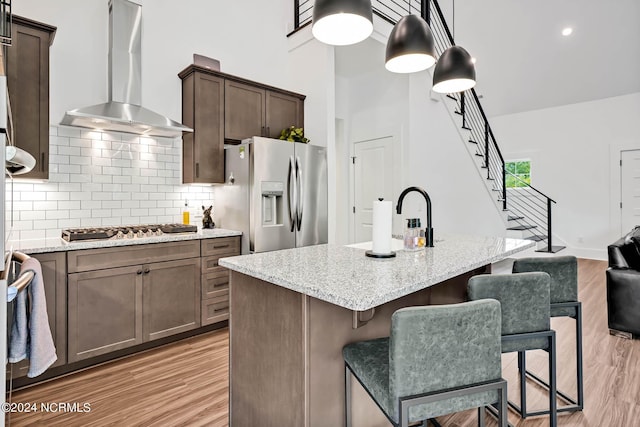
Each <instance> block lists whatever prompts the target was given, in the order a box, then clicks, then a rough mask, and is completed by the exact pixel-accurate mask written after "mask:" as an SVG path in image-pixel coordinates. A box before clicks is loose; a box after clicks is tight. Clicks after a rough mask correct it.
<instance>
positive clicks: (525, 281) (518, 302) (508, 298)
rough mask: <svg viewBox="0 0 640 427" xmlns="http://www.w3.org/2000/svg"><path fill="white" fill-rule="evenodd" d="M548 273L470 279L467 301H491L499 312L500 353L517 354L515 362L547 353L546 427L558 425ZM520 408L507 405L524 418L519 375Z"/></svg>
mask: <svg viewBox="0 0 640 427" xmlns="http://www.w3.org/2000/svg"><path fill="white" fill-rule="evenodd" d="M550 281H551V278H550V277H549V274H547V273H517V274H484V275H480V276H474V277H472V278H471V279H469V283H468V286H467V293H468V295H469V299H470V300H472V301H473V300H480V299H485V298H493V299H496V300H498V301H500V307H501V309H502V353H512V352H518V361H519V363H520V362H521V361H520V358H521V357H524V355H525V352H526V351H528V350H545V351H547V352H548V353H549V425H550V426H551V427H556V426H557V422H558V417H557V404H556V352H555V339H556V334H555V331H553V330H552V329H551V327H550V303H549V298H550V295H549V287H550ZM519 379H520V406H517V405H516V404H515V403H512V402H509V406H511V407H512V408H514V409H515V410H516V411H517V412H518V413H519V414H520V416H521V417H523V418H525V417H527V411H526V405H527V398H526V378H525V376H524V371H521V372H520V375H519Z"/></svg>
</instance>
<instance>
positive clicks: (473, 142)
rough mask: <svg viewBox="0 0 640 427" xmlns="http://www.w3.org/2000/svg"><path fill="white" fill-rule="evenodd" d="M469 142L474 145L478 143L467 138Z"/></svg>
mask: <svg viewBox="0 0 640 427" xmlns="http://www.w3.org/2000/svg"><path fill="white" fill-rule="evenodd" d="M469 142H470V143H472V144H476V145H478V143H477V142H475V141H474V140H472V139H470V140H469Z"/></svg>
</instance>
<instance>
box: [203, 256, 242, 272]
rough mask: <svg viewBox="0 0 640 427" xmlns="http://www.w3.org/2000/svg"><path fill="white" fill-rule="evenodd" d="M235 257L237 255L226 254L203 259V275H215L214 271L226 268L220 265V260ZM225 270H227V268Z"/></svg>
mask: <svg viewBox="0 0 640 427" xmlns="http://www.w3.org/2000/svg"><path fill="white" fill-rule="evenodd" d="M235 255H237V254H234V253H226V254H220V255H215V256H208V257H203V258H202V274H207V273H213V272H214V271H221V270H220V269H223V268H224V267H220V266H219V265H218V260H219V259H220V258H224V257H228V256H235ZM224 269H225V270H227V269H226V268H224ZM227 271H228V270H227Z"/></svg>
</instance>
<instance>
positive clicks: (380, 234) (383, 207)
mask: <svg viewBox="0 0 640 427" xmlns="http://www.w3.org/2000/svg"><path fill="white" fill-rule="evenodd" d="M391 209H392V206H391V201H390V200H381V199H380V200H374V202H373V227H372V235H373V245H372V247H371V250H372V251H373V252H374V253H376V254H383V255H386V254H389V253H391V212H392V210H391Z"/></svg>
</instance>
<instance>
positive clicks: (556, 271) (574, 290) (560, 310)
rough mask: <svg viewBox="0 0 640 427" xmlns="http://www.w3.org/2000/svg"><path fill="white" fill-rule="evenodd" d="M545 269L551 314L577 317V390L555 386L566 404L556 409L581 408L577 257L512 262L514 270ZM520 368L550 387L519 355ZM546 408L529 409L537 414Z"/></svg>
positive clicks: (580, 318) (582, 382)
mask: <svg viewBox="0 0 640 427" xmlns="http://www.w3.org/2000/svg"><path fill="white" fill-rule="evenodd" d="M527 271H544V272H545V273H548V274H549V276H551V290H550V292H551V317H570V318H572V319H574V320H575V321H576V393H577V395H578V396H577V398H573V397H571V396H569V395H568V394H567V393H563V392H562V391H560V390H558V396H559V397H561V398H562V399H563V400H564V401H565V402H567V403H569V405H565V406H561V407H559V408H558V412H564V411H569V412H575V411H582V409H583V408H584V380H583V374H582V373H583V371H582V303H580V301H578V260H577V259H576V257H574V256H561V257H553V258H547V257H545V258H522V259H519V260H516V261H515V262H514V263H513V272H514V273H522V272H527ZM521 358H522V361H521V366H520V367H519V369H521V370H522V371H524V372H525V373H526V375H528V376H529V377H530V378H531V379H533V380H534V381H536V382H537V383H538V384H539V385H541V386H543V387H545V388H547V389H548V388H549V384H547V383H546V382H545V381H544V380H542V379H541V378H540V377H538V376H537V375H535V374H533V373H532V372H528V371H527V368H526V358H525V357H524V355H523V356H522V357H521ZM543 413H546V411H537V412H529V413H526V415H540V414H543Z"/></svg>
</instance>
